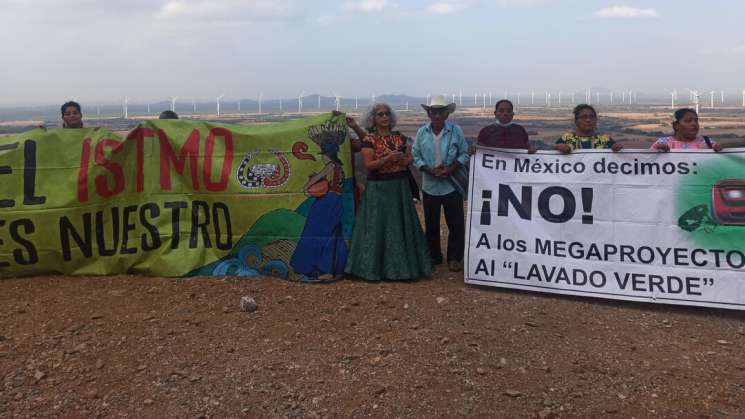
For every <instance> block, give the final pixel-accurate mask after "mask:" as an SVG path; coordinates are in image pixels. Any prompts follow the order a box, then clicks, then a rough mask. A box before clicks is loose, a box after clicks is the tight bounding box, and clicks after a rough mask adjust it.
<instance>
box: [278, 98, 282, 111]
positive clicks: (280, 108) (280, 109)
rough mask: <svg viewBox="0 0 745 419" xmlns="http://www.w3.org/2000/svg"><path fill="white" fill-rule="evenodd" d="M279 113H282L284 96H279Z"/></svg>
mask: <svg viewBox="0 0 745 419" xmlns="http://www.w3.org/2000/svg"><path fill="white" fill-rule="evenodd" d="M279 113H282V96H280V97H279Z"/></svg>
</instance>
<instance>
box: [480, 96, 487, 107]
mask: <svg viewBox="0 0 745 419" xmlns="http://www.w3.org/2000/svg"><path fill="white" fill-rule="evenodd" d="M481 97H482V99H483V102H482V105H481V109H482V110H486V93H483V94H482V95H481Z"/></svg>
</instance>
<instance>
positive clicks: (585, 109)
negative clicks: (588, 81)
mask: <svg viewBox="0 0 745 419" xmlns="http://www.w3.org/2000/svg"><path fill="white" fill-rule="evenodd" d="M597 127H598V113H597V112H596V111H595V108H593V107H592V106H590V105H585V104H583V105H577V106H576V107H575V108H574V132H570V133H566V134H564V135H562V136H561V138H559V139H558V140H556V145H555V146H554V148H555V149H556V150H558V151H559V152H561V153H564V154H569V153H571V152H572V151H574V150H577V149H593V148H600V149H603V148H610V149H612V150H613V151H619V150H620V149H622V148H623V146H622V145H621V144H617V143H616V142H615V141H613V139H612V138H611V137H610V136H608V135H606V134H598V133H597V132H596V130H597Z"/></svg>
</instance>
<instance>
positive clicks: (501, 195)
mask: <svg viewBox="0 0 745 419" xmlns="http://www.w3.org/2000/svg"><path fill="white" fill-rule="evenodd" d="M470 180H471V184H470V189H469V192H470V197H469V199H470V200H469V202H470V205H469V211H468V222H467V230H468V233H467V237H466V239H467V244H466V261H467V265H466V271H465V281H466V283H468V284H478V285H487V286H495V287H506V288H517V289H523V290H530V291H538V292H550V293H558V294H571V295H579V296H590V297H600V298H611V299H620V300H634V301H649V302H658V303H667V304H682V305H696V306H708V307H721V308H730V309H745V149H730V150H725V151H722V152H720V153H714V152H713V151H710V150H704V151H685V150H681V151H672V152H669V153H658V152H652V151H642V150H636V151H634V152H632V151H627V152H624V151H622V152H619V153H613V152H611V151H610V150H607V151H606V150H582V151H575V152H574V153H572V154H570V155H560V154H557V153H555V152H539V153H537V154H527V153H526V152H521V151H517V150H510V151H507V150H497V149H488V148H479V149H478V150H477V152H476V154H475V155H474V156H473V161H472V162H471V179H470Z"/></svg>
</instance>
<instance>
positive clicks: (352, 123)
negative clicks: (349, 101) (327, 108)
mask: <svg viewBox="0 0 745 419" xmlns="http://www.w3.org/2000/svg"><path fill="white" fill-rule="evenodd" d="M345 119H346V120H347V126H348V127H349V128H352V129H355V128H359V127H360V126H359V125H357V121H355V120H354V118H352V117H351V116H347V117H346V118H345Z"/></svg>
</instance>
